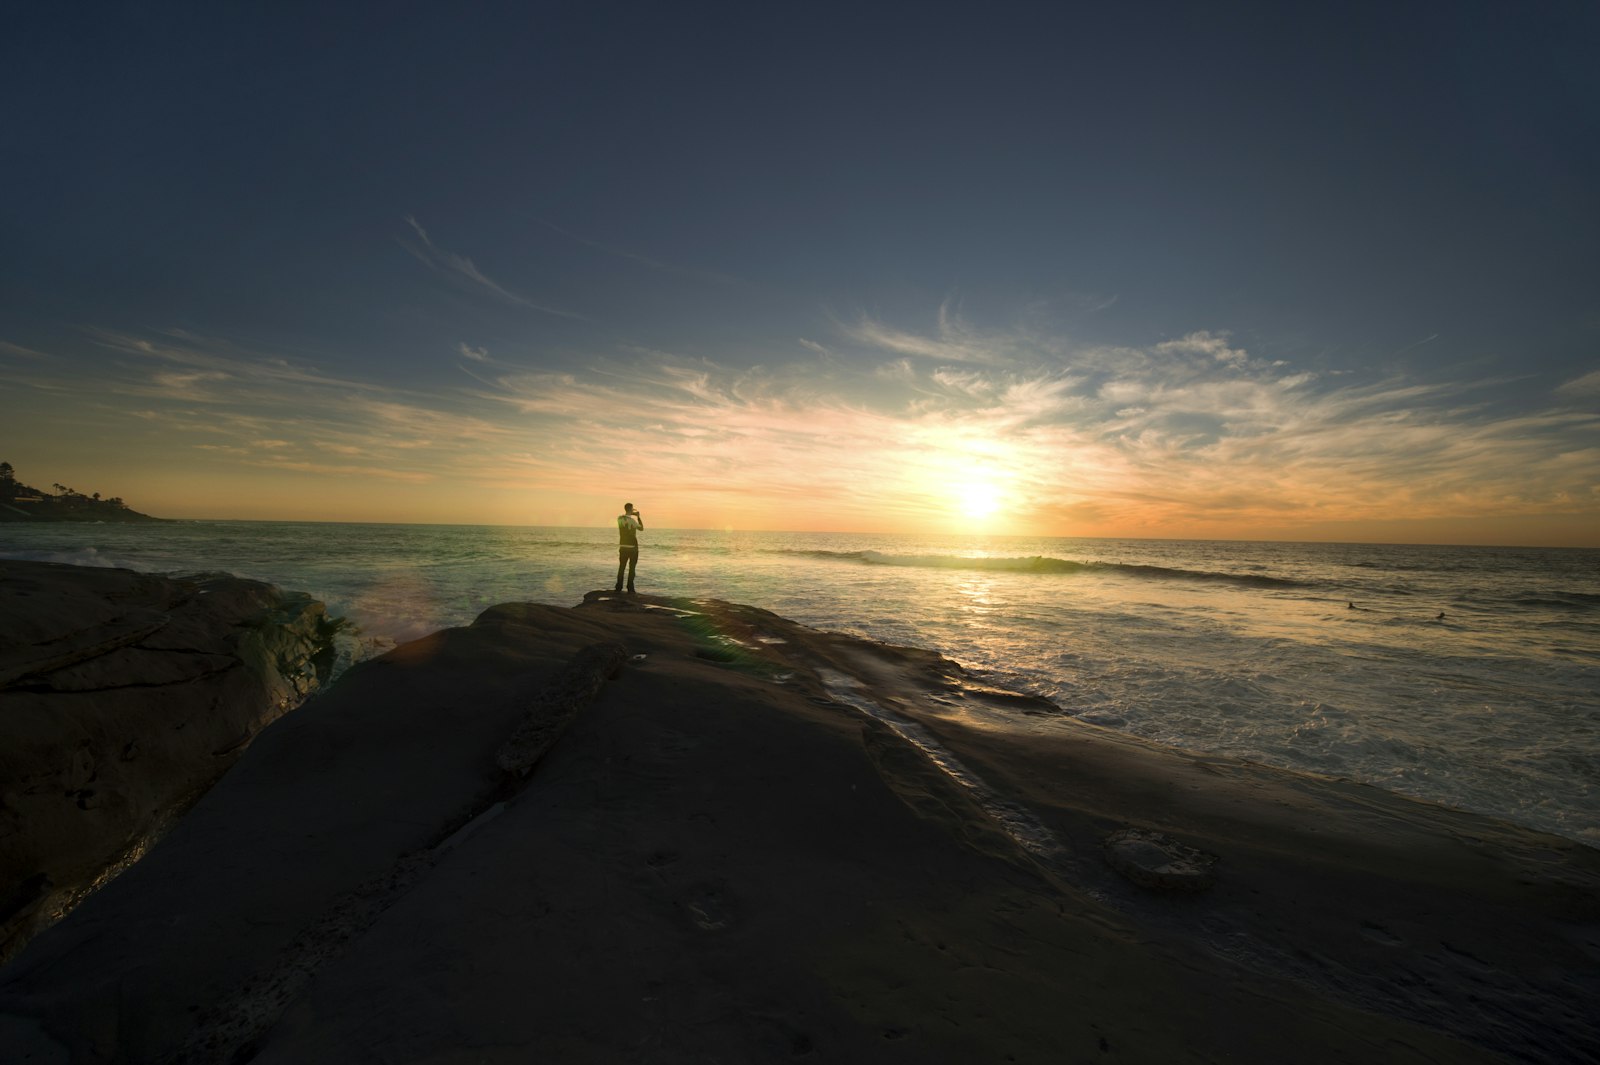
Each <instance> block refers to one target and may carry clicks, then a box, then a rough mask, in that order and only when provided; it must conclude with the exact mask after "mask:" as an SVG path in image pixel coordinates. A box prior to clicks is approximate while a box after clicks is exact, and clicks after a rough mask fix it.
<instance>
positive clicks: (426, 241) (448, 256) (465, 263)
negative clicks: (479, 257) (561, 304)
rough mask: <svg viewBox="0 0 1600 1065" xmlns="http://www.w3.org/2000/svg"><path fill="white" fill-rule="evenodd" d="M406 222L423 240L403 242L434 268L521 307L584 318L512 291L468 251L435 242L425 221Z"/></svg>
mask: <svg viewBox="0 0 1600 1065" xmlns="http://www.w3.org/2000/svg"><path fill="white" fill-rule="evenodd" d="M405 222H406V225H408V226H410V227H411V231H412V232H413V233H415V234H416V235H417V239H418V240H420V241H421V242H422V243H421V245H420V246H419V245H416V244H412V243H411V242H409V241H405V240H402V241H401V242H400V245H401V247H403V248H405V249H406V250H407V251H408V252H410V253H411V254H412V255H413V256H415V257H416V259H417V260H418V261H419V262H422V263H426V264H427V265H428V266H431V267H433V268H434V269H435V270H439V271H441V272H442V273H445V274H448V275H450V276H452V277H456V278H461V279H465V280H466V281H469V282H471V283H472V284H473V285H475V286H477V287H478V288H481V289H484V290H486V291H488V292H489V293H491V294H492V295H494V296H496V297H498V298H499V299H501V300H504V301H505V302H507V303H513V304H516V305H517V306H519V307H528V308H530V309H532V310H535V311H539V312H541V313H543V314H552V315H555V316H557V317H559V318H576V319H580V320H581V319H583V315H581V314H575V313H573V312H572V311H564V310H561V309H560V308H558V307H551V306H548V305H546V304H543V303H536V302H535V301H533V300H531V299H529V298H528V297H526V296H522V295H518V294H517V293H515V292H512V291H511V290H510V289H508V288H506V287H505V286H504V285H501V284H500V283H499V282H498V281H495V280H494V279H493V278H491V277H489V276H488V275H487V274H485V273H484V272H483V271H482V270H480V269H478V266H477V264H476V263H474V262H473V261H472V260H471V259H469V258H467V257H466V256H465V255H457V254H456V253H455V252H452V251H446V250H445V249H443V248H440V247H439V246H438V245H436V244H434V242H433V240H432V239H431V238H430V237H429V236H428V231H427V230H426V229H423V228H422V223H420V222H418V221H417V220H416V218H415V217H413V216H412V215H406V216H405Z"/></svg>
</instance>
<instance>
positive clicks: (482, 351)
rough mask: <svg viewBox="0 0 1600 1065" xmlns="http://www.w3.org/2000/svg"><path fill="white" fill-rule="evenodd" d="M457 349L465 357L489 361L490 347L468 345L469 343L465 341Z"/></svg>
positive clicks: (478, 360)
mask: <svg viewBox="0 0 1600 1065" xmlns="http://www.w3.org/2000/svg"><path fill="white" fill-rule="evenodd" d="M456 350H457V351H459V352H460V353H461V355H462V357H463V358H467V359H471V360H472V361H474V362H488V361H489V349H488V348H474V347H469V346H468V345H467V343H466V342H465V341H463V342H462V343H461V344H459V345H458V346H457V347H456Z"/></svg>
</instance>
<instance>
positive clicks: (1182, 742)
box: [0, 522, 1600, 845]
mask: <svg viewBox="0 0 1600 1065" xmlns="http://www.w3.org/2000/svg"><path fill="white" fill-rule="evenodd" d="M615 535H616V534H615V531H614V530H613V529H611V528H610V527H609V526H607V527H602V528H510V527H485V526H428V525H357V524H325V523H293V522H174V523H168V524H160V525H80V524H69V523H49V524H44V523H41V524H38V525H19V524H6V525H0V556H3V557H9V558H32V559H42V560H48V561H57V562H69V563H76V564H80V565H101V566H125V567H128V568H131V569H137V570H144V571H154V572H165V573H194V572H204V571H226V572H229V573H233V574H237V575H239V576H244V577H252V578H257V579H260V580H265V581H270V582H272V583H274V584H277V585H279V586H281V587H284V588H288V589H293V590H297V591H305V592H309V593H310V594H312V595H314V596H316V597H317V598H319V599H321V600H323V601H324V602H325V603H326V604H327V605H328V608H329V610H330V612H331V613H333V614H335V615H343V616H346V617H348V618H350V619H351V620H352V621H353V622H354V623H355V624H356V625H357V626H359V629H360V633H361V638H362V640H363V641H364V644H365V648H366V650H367V652H368V653H370V652H373V651H381V650H383V649H385V648H386V647H388V646H392V645H393V644H394V643H396V642H399V641H404V640H408V639H413V638H416V637H419V636H422V635H425V634H427V633H429V632H432V631H434V630H436V629H440V628H444V627H447V626H453V625H465V624H468V623H470V622H471V621H472V619H473V618H474V617H476V616H477V614H478V613H479V612H481V611H482V610H483V609H484V608H486V607H488V606H491V605H493V604H495V603H501V602H510V601H518V600H522V601H533V602H540V603H550V604H555V605H561V606H570V605H572V604H575V603H577V602H578V601H580V600H581V599H582V597H583V593H584V592H586V591H589V590H591V589H596V588H609V587H610V586H611V584H612V582H613V579H614V576H615V560H616V551H615ZM642 540H643V543H644V546H643V549H642V551H641V558H640V562H639V578H638V584H639V590H640V591H642V592H650V593H654V594H660V595H672V596H687V597H714V598H719V599H727V600H731V601H734V602H740V603H748V604H751V605H754V606H759V607H763V608H766V609H768V610H772V611H775V612H777V613H779V614H783V615H785V616H787V617H789V618H792V619H794V620H796V621H799V622H802V623H804V624H807V625H811V626H813V627H817V628H822V629H830V630H835V631H841V632H848V633H852V634H855V635H859V636H864V637H867V638H869V639H873V640H879V641H884V642H888V643H897V644H909V645H914V646H919V647H926V648H930V649H933V650H937V651H939V652H941V653H943V654H945V655H946V656H948V657H950V658H953V659H955V660H956V661H958V662H960V663H961V664H963V665H964V666H967V667H968V668H970V669H973V670H976V671H979V672H980V673H981V674H984V675H985V679H986V680H988V681H989V682H991V683H994V684H999V685H1004V686H1007V687H1011V688H1014V689H1018V690H1022V691H1026V692H1029V693H1032V694H1036V695H1042V696H1044V697H1046V698H1048V699H1050V700H1051V701H1052V702H1054V703H1055V704H1056V705H1057V706H1058V707H1059V708H1060V714H1061V716H1062V717H1063V718H1067V717H1071V718H1076V719H1079V720H1082V721H1086V722H1091V723H1093V724H1096V725H1101V726H1105V727H1109V728H1113V729H1118V730H1122V731H1126V732H1129V733H1133V734H1135V735H1138V736H1141V737H1145V738H1147V739H1150V740H1153V741H1156V742H1159V743H1163V744H1168V745H1172V746H1176V747H1182V748H1186V749H1190V750H1198V751H1207V752H1215V753H1220V754H1225V755H1229V756H1233V757H1236V758H1242V759H1249V760H1253V761H1259V762H1264V763H1268V764H1271V765H1277V766H1282V767H1287V768H1290V769H1297V770H1309V771H1313V772H1317V773H1322V774H1327V775H1334V776H1342V777H1348V778H1351V779H1355V780H1360V781H1364V782H1367V783H1370V784H1374V785H1377V786H1379V787H1382V788H1386V789H1389V790H1392V791H1395V792H1399V793H1402V794H1406V795H1410V796H1414V797H1417V798H1421V799H1426V800H1429V801H1433V802H1438V803H1443V804H1446V805H1450V806H1455V807H1459V808H1463V809H1468V810H1473V811H1477V812H1480V813H1486V814H1490V815H1493V816H1496V817H1501V818H1504V819H1507V820H1510V821H1513V822H1517V823H1520V824H1523V825H1528V826H1531V827H1535V828H1540V829H1544V830H1547V831H1552V832H1556V833H1559V834H1562V835H1566V836H1569V837H1571V838H1574V839H1578V840H1581V841H1584V842H1586V843H1589V844H1591V845H1600V792H1597V788H1596V785H1597V782H1600V551H1596V550H1584V549H1533V548H1488V547H1418V546H1387V545H1371V544H1311V543H1242V542H1232V541H1228V542H1219V541H1166V540H1092V539H1056V538H1051V539H1024V538H1011V537H940V536H871V535H854V534H838V533H827V534H824V533H767V532H727V531H689V530H672V529H665V530H663V529H654V528H651V529H648V530H646V532H645V534H644V536H643V537H642ZM1015 726H1016V727H1017V728H1019V729H1039V728H1048V727H1051V725H1050V723H1049V722H1048V721H1040V720H1039V719H1037V718H1020V717H1019V718H1018V720H1017V721H1016V722H1015Z"/></svg>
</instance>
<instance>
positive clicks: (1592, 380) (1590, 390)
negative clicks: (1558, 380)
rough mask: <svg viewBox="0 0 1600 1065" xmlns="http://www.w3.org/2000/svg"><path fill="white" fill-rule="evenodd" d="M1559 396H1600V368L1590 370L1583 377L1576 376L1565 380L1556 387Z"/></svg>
mask: <svg viewBox="0 0 1600 1065" xmlns="http://www.w3.org/2000/svg"><path fill="white" fill-rule="evenodd" d="M1556 394H1557V395H1558V396H1574V397H1579V398H1583V397H1588V396H1600V370H1590V371H1589V372H1588V373H1586V374H1584V375H1583V376H1582V377H1575V378H1573V379H1572V380H1570V381H1567V382H1564V383H1563V384H1561V385H1559V386H1558V387H1557V388H1556Z"/></svg>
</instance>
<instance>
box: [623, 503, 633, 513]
mask: <svg viewBox="0 0 1600 1065" xmlns="http://www.w3.org/2000/svg"><path fill="white" fill-rule="evenodd" d="M622 512H623V513H624V514H632V513H633V504H632V503H624V504H622Z"/></svg>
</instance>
